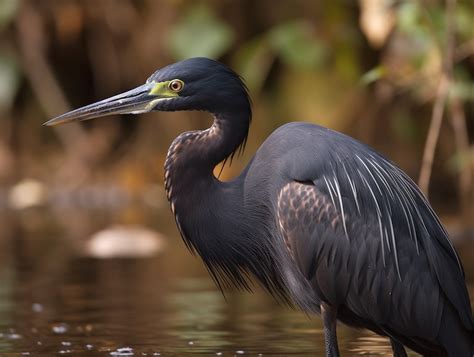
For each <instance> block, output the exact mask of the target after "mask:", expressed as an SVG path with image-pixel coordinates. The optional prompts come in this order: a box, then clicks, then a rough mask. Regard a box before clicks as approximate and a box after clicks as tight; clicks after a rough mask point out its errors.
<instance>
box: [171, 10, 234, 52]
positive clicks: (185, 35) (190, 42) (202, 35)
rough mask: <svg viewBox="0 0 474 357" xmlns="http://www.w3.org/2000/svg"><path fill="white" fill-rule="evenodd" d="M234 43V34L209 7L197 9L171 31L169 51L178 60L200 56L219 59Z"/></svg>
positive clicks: (188, 12)
mask: <svg viewBox="0 0 474 357" xmlns="http://www.w3.org/2000/svg"><path fill="white" fill-rule="evenodd" d="M233 40H234V33H233V31H232V29H231V28H230V27H229V26H228V25H226V24H225V23H224V22H222V21H220V20H219V19H218V18H217V17H216V16H215V14H214V13H213V12H212V11H211V9H210V8H209V7H208V6H205V5H197V6H194V7H193V8H191V9H190V10H188V11H187V13H186V14H185V15H184V16H183V18H182V19H181V20H180V21H179V22H178V23H176V25H175V26H174V27H173V28H172V29H171V31H170V34H169V40H168V49H169V51H170V52H171V54H172V55H173V57H174V58H175V59H177V60H181V59H185V58H189V57H198V56H202V57H210V58H218V57H219V56H221V55H222V54H223V53H224V52H225V51H227V50H228V49H229V47H230V46H231V45H232V42H233Z"/></svg>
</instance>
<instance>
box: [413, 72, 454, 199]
mask: <svg viewBox="0 0 474 357" xmlns="http://www.w3.org/2000/svg"><path fill="white" fill-rule="evenodd" d="M448 88H449V80H448V78H447V76H445V75H443V76H442V77H441V80H440V81H439V84H438V89H437V92H436V100H435V104H434V106H433V112H432V114H431V123H430V128H429V130H428V136H427V138H426V143H425V150H424V152H423V162H422V166H421V171H420V178H419V180H418V185H419V186H420V189H421V190H422V191H423V193H424V194H425V195H426V197H428V192H429V186H430V177H431V171H432V168H433V159H434V153H435V149H436V144H437V143H438V138H439V131H440V129H441V123H442V122H443V112H444V108H445V106H446V99H447V95H448Z"/></svg>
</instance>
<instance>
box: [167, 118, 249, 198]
mask: <svg viewBox="0 0 474 357" xmlns="http://www.w3.org/2000/svg"><path fill="white" fill-rule="evenodd" d="M248 129H249V113H248V112H245V111H244V112H242V113H221V114H215V115H214V122H213V124H212V126H211V127H210V128H208V129H206V130H202V131H190V132H186V133H183V134H181V135H179V136H178V137H177V138H176V139H175V140H174V141H173V143H172V144H171V146H170V148H169V150H168V154H167V157H166V162H165V188H166V191H167V194H168V199H169V200H170V201H171V203H173V199H179V196H180V195H184V194H186V193H187V194H189V193H191V192H192V191H195V190H196V189H198V193H202V192H203V191H202V187H199V185H200V184H204V185H210V182H213V181H216V180H215V178H214V174H213V170H214V168H215V167H216V165H218V164H219V163H220V162H222V161H224V160H226V159H227V158H228V157H230V156H232V155H233V154H234V153H235V152H236V150H238V148H239V146H240V145H241V144H242V143H243V142H244V140H245V139H246V137H247V133H248Z"/></svg>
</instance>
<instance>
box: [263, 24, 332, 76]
mask: <svg viewBox="0 0 474 357" xmlns="http://www.w3.org/2000/svg"><path fill="white" fill-rule="evenodd" d="M269 39H270V43H271V45H272V47H273V48H274V49H275V50H276V52H277V53H278V55H279V56H280V57H281V58H282V60H283V61H285V62H286V63H287V64H288V65H290V66H293V67H296V68H315V67H318V66H321V65H322V64H323V63H324V60H325V59H326V57H327V52H328V51H327V49H326V46H325V45H324V43H323V42H322V41H320V40H319V39H318V38H317V37H315V36H314V30H313V27H312V25H311V24H310V23H309V22H307V21H292V22H288V23H285V24H283V25H280V26H277V27H275V28H274V29H273V30H271V31H270V33H269Z"/></svg>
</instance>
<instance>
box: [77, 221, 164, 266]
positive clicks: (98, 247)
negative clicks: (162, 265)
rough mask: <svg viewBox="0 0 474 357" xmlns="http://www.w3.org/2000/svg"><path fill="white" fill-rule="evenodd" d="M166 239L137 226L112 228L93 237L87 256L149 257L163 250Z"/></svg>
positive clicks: (87, 247)
mask: <svg viewBox="0 0 474 357" xmlns="http://www.w3.org/2000/svg"><path fill="white" fill-rule="evenodd" d="M163 242H164V237H163V236H162V235H160V234H159V233H158V232H155V231H153V230H150V229H147V228H144V227H137V226H124V225H118V226H112V227H110V228H107V229H104V230H101V231H99V232H97V233H95V234H93V235H92V236H91V238H90V239H89V240H88V242H87V243H86V246H85V253H86V255H89V256H92V257H96V258H127V257H130V258H133V257H135V258H136V257H149V256H152V255H154V254H156V253H157V252H159V251H160V250H162V248H163Z"/></svg>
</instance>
